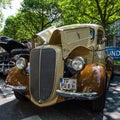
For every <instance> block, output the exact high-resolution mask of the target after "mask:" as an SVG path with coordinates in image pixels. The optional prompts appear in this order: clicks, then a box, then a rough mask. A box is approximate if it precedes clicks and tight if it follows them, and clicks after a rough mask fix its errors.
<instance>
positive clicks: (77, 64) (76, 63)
mask: <svg viewBox="0 0 120 120" xmlns="http://www.w3.org/2000/svg"><path fill="white" fill-rule="evenodd" d="M84 66H85V61H84V59H83V58H82V57H80V56H78V57H75V58H74V59H73V61H72V67H73V69H74V70H76V71H79V70H82V69H83V68H84Z"/></svg>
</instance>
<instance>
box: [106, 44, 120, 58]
mask: <svg viewBox="0 0 120 120" xmlns="http://www.w3.org/2000/svg"><path fill="white" fill-rule="evenodd" d="M106 51H107V53H108V56H111V57H113V58H114V60H120V47H115V46H110V47H106Z"/></svg>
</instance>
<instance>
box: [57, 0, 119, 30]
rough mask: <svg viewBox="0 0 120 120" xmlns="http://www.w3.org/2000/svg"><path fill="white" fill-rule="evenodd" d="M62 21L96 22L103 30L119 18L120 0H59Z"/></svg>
mask: <svg viewBox="0 0 120 120" xmlns="http://www.w3.org/2000/svg"><path fill="white" fill-rule="evenodd" d="M59 5H60V6H61V8H62V10H63V11H64V12H63V18H64V22H65V23H66V24H67V23H68V24H70V23H72V22H73V23H88V22H92V23H97V24H100V25H102V26H103V27H104V28H105V30H107V27H108V26H109V25H111V24H113V23H114V22H115V21H117V20H118V19H120V0H86V1H84V0H65V1H59Z"/></svg>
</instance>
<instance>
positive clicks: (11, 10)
mask: <svg viewBox="0 0 120 120" xmlns="http://www.w3.org/2000/svg"><path fill="white" fill-rule="evenodd" d="M22 1H23V0H13V1H12V2H11V8H7V9H3V10H2V12H3V14H4V17H5V19H6V18H7V17H9V16H11V15H16V13H17V12H18V9H19V8H20V3H21V2H22Z"/></svg>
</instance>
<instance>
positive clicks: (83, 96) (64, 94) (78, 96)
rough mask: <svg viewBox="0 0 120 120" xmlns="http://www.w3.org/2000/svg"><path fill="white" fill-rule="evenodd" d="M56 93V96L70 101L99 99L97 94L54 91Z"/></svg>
mask: <svg viewBox="0 0 120 120" xmlns="http://www.w3.org/2000/svg"><path fill="white" fill-rule="evenodd" d="M56 93H57V95H58V96H62V97H64V98H72V99H80V100H94V99H97V98H98V97H99V96H98V93H97V92H90V93H75V92H67V91H62V90H56Z"/></svg>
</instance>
